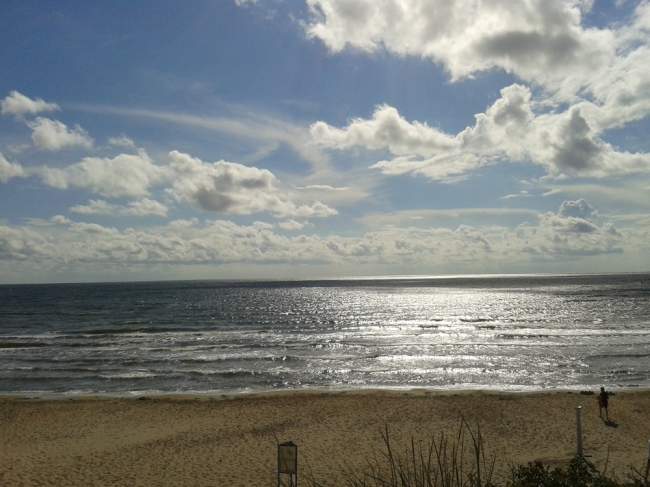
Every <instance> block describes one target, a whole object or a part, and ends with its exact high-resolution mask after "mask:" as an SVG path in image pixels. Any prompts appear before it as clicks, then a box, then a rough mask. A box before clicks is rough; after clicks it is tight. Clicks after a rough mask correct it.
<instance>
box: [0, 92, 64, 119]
mask: <svg viewBox="0 0 650 487" xmlns="http://www.w3.org/2000/svg"><path fill="white" fill-rule="evenodd" d="M56 110H59V106H58V105H57V104H56V103H49V102H46V101H44V100H42V99H40V98H36V99H31V98H29V97H27V96H25V95H23V94H22V93H19V92H18V91H16V90H13V91H11V92H9V95H7V96H6V97H5V98H4V99H3V100H2V101H1V102H0V113H2V114H3V115H14V116H16V117H21V116H23V115H35V114H37V113H41V112H53V111H56Z"/></svg>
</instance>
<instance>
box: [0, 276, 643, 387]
mask: <svg viewBox="0 0 650 487" xmlns="http://www.w3.org/2000/svg"><path fill="white" fill-rule="evenodd" d="M600 385H605V386H608V387H611V388H632V387H648V386H650V275H648V274H628V275H600V276H491V277H481V276H478V277H455V278H402V279H396V278H383V279H354V280H328V281H308V282H223V281H182V282H181V281H177V282H146V283H110V284H56V285H15V286H14V285H6V286H0V393H3V394H7V393H18V394H114V395H123V394H127V395H128V394H147V393H151V394H154V393H178V392H182V393H190V392H191V393H204V392H205V393H208V392H230V393H238V392H246V391H266V390H277V389H300V388H365V387H377V388H382V387H386V388H402V387H405V388H415V387H425V388H436V389H450V388H454V389H495V390H540V389H583V388H587V389H595V388H596V387H597V386H600Z"/></svg>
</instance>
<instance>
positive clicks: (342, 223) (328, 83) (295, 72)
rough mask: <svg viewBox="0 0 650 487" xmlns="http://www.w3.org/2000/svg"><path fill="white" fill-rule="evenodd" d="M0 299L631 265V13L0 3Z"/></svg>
mask: <svg viewBox="0 0 650 487" xmlns="http://www.w3.org/2000/svg"><path fill="white" fill-rule="evenodd" d="M3 10H4V13H3V15H2V17H1V18H0V40H1V41H2V42H1V43H0V62H1V63H2V66H3V67H4V69H3V76H2V77H1V78H0V100H1V102H2V105H1V114H0V282H52V281H94V280H132V279H174V278H183V279H189V278H294V277H298V278H310V277H314V278H316V277H334V276H357V275H379V274H398V275H410V274H427V275H430V274H461V273H510V272H515V273H522V272H625V271H640V270H648V269H649V268H650V249H649V248H648V244H647V242H648V241H649V237H650V213H649V208H650V198H648V196H647V195H648V191H649V190H650V177H649V171H650V154H649V153H650V138H648V136H647V135H648V130H649V129H650V121H649V118H648V114H649V113H650V88H649V87H648V81H647V80H648V79H650V62H648V61H650V37H649V35H650V5H649V4H648V2H646V1H632V0H628V1H617V2H609V1H604V0H602V1H599V0H596V1H593V2H590V1H586V0H553V1H541V0H522V1H521V2H514V3H513V2H510V1H505V0H489V1H487V0H486V1H482V2H480V1H477V0H462V1H459V2H453V3H449V2H446V1H442V0H440V1H437V0H432V1H427V2H425V1H420V0H409V1H402V2H397V0H381V1H375V0H293V1H289V0H286V1H285V0H266V1H265V0H257V1H252V0H247V1H245V0H237V1H235V0H220V1H217V2H214V1H196V2H192V4H191V6H188V5H185V4H181V3H179V2H166V1H155V2H154V1H150V2H148V1H140V2H135V3H134V2H112V3H110V4H97V3H89V2H72V1H70V2H65V1H64V2H56V3H50V4H47V6H45V7H44V5H43V3H42V2H29V1H20V2H18V1H15V2H13V1H9V2H6V3H5V4H4V8H3Z"/></svg>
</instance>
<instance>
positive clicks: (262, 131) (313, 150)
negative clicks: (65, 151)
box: [66, 105, 330, 173]
mask: <svg viewBox="0 0 650 487" xmlns="http://www.w3.org/2000/svg"><path fill="white" fill-rule="evenodd" d="M66 108H69V109H73V110H79V111H84V112H91V113H98V114H105V115H117V116H122V117H132V118H146V119H149V120H157V121H159V122H164V123H170V124H175V125H183V126H186V127H194V128H200V129H203V130H208V131H213V132H218V133H221V134H227V135H231V136H234V137H238V138H242V139H248V140H252V141H258V142H261V143H262V144H264V145H263V147H261V148H260V150H262V154H264V153H265V151H266V152H267V153H268V151H269V150H270V149H271V148H275V147H277V144H286V145H287V146H289V147H290V148H291V149H292V150H294V151H295V152H296V153H297V154H298V155H299V156H300V157H301V158H303V159H304V160H305V161H307V162H309V163H310V164H311V166H312V168H313V170H314V171H315V172H318V173H327V172H329V169H330V167H329V162H328V157H327V156H326V155H325V154H324V153H323V152H322V151H321V149H320V148H318V147H317V146H315V145H314V144H312V143H311V138H310V136H309V129H308V127H306V126H301V125H298V124H294V123H291V122H288V121H286V120H281V119H279V118H276V117H272V116H269V115H265V114H259V113H254V112H251V111H248V112H246V113H238V114H236V115H234V116H232V117H212V116H203V115H192V114H188V113H178V112H170V111H165V110H150V109H144V108H126V107H117V106H105V105H69V106H66Z"/></svg>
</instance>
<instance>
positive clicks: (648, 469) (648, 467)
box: [643, 440, 650, 484]
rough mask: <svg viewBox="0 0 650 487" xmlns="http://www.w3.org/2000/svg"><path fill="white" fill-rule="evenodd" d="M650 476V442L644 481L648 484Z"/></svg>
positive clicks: (649, 441) (649, 443)
mask: <svg viewBox="0 0 650 487" xmlns="http://www.w3.org/2000/svg"><path fill="white" fill-rule="evenodd" d="M648 474H650V440H648V459H647V460H646V462H645V476H644V478H643V480H644V481H645V483H646V484H647V483H648Z"/></svg>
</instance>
